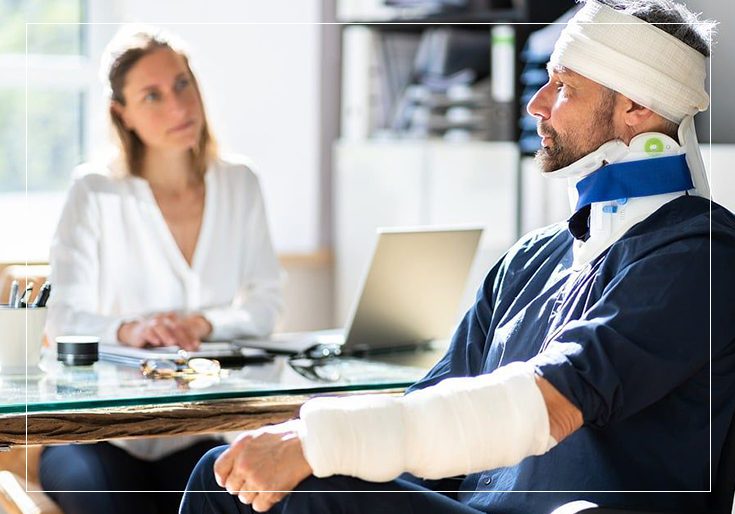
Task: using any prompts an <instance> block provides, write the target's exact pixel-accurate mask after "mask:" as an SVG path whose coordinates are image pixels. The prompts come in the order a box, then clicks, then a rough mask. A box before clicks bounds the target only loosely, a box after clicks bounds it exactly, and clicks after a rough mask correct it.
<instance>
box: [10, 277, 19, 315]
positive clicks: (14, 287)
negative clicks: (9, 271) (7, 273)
mask: <svg viewBox="0 0 735 514" xmlns="http://www.w3.org/2000/svg"><path fill="white" fill-rule="evenodd" d="M17 301H18V281H17V280H13V283H12V284H11V285H10V297H9V298H8V307H10V308H11V309H12V308H13V307H15V303H16V302H17Z"/></svg>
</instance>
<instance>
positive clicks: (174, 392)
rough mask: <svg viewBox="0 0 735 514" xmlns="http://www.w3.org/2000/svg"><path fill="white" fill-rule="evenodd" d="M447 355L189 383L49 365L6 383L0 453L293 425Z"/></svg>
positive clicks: (116, 368)
mask: <svg viewBox="0 0 735 514" xmlns="http://www.w3.org/2000/svg"><path fill="white" fill-rule="evenodd" d="M443 351H444V348H441V347H439V348H434V349H429V350H427V349H419V350H415V351H411V352H399V353H392V354H385V355H383V356H380V357H378V356H375V357H370V358H369V359H362V358H359V359H358V358H333V359H325V360H311V359H293V358H288V357H286V356H276V357H275V358H274V359H273V361H272V362H267V363H261V364H249V365H247V366H244V367H242V368H238V369H226V370H223V373H222V374H220V375H219V376H210V375H197V376H196V377H195V378H193V379H187V380H182V379H170V378H169V379H153V378H146V377H144V376H143V375H142V373H141V372H140V370H138V369H137V368H134V367H130V366H123V365H119V364H113V363H110V362H105V361H100V362H97V363H95V364H94V365H93V366H87V367H67V366H64V365H62V364H61V363H59V362H56V361H52V360H49V358H46V360H45V361H44V362H43V364H42V368H44V369H45V372H44V373H41V374H38V375H37V376H29V377H25V376H2V375H0V446H11V445H26V444H28V445H32V444H53V443H66V442H91V441H99V440H106V439H112V438H130V437H146V436H166V435H185V434H200V433H207V432H222V431H232V430H243V429H248V428H255V427H258V426H262V425H264V424H268V423H276V422H280V421H284V420H286V419H290V418H292V417H294V416H295V415H296V414H297V413H298V409H299V407H300V406H301V404H302V403H303V402H304V401H306V400H307V399H308V398H310V397H312V396H316V395H323V394H360V393H366V392H376V391H380V392H388V393H393V394H400V393H401V392H402V391H403V390H404V389H405V388H406V387H407V386H408V385H410V384H411V383H413V382H415V381H416V380H417V379H419V378H421V377H422V376H423V375H424V373H425V372H426V370H427V368H428V367H430V366H431V365H432V364H433V363H434V362H435V361H436V360H438V359H439V357H440V356H441V354H442V353H443Z"/></svg>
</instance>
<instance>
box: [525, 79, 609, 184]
mask: <svg viewBox="0 0 735 514" xmlns="http://www.w3.org/2000/svg"><path fill="white" fill-rule="evenodd" d="M616 99H617V95H616V94H615V93H614V92H612V91H611V90H609V89H607V88H605V87H604V86H602V85H600V84H598V83H596V82H593V81H591V80H590V79H588V78H585V77H583V76H582V75H579V74H578V73H575V72H573V71H571V70H569V69H567V68H564V67H553V68H552V67H549V81H548V82H547V83H546V85H544V87H542V88H541V89H540V90H539V91H538V92H537V93H536V94H535V95H534V97H533V98H532V99H531V101H530V102H529V103H528V107H527V109H528V112H529V113H530V114H531V115H532V116H535V117H537V118H538V133H539V135H540V136H541V137H542V138H543V139H542V141H541V145H542V148H541V149H540V150H539V151H538V152H536V162H537V163H538V165H539V167H540V168H541V170H542V171H543V172H551V171H556V170H558V169H561V168H563V167H565V166H568V165H570V164H572V163H573V162H575V161H577V160H579V159H580V158H582V157H584V156H585V155H587V154H589V153H590V152H592V151H594V150H596V149H597V148H599V147H600V145H602V144H603V143H606V142H607V141H610V140H612V139H614V138H615V128H614V121H615V105H616Z"/></svg>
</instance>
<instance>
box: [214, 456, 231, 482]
mask: <svg viewBox="0 0 735 514" xmlns="http://www.w3.org/2000/svg"><path fill="white" fill-rule="evenodd" d="M234 461H235V455H234V451H233V449H232V447H230V448H228V449H226V450H225V451H224V452H222V455H220V456H219V457H217V460H216V461H214V479H215V480H216V481H217V484H218V485H219V486H220V487H225V484H226V483H227V479H228V478H229V476H230V473H231V472H232V463H233V462H234Z"/></svg>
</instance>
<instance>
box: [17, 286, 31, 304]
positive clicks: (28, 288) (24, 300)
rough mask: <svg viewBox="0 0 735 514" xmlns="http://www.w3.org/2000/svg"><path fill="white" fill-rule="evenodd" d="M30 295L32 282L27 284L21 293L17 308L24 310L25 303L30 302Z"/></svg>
mask: <svg viewBox="0 0 735 514" xmlns="http://www.w3.org/2000/svg"><path fill="white" fill-rule="evenodd" d="M31 293H33V282H28V285H27V286H26V290H25V291H23V296H21V297H20V302H19V303H20V304H19V305H18V307H20V308H25V307H26V305H27V302H29V301H30V300H31Z"/></svg>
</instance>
